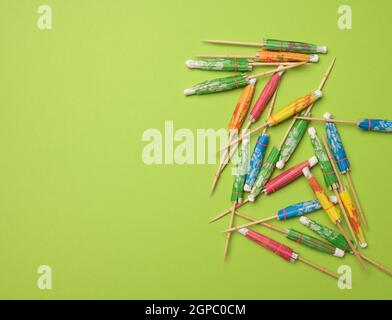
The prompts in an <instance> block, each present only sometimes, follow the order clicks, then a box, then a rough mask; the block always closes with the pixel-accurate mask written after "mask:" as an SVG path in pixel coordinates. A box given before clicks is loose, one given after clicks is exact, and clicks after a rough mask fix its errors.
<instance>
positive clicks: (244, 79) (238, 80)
mask: <svg viewBox="0 0 392 320" xmlns="http://www.w3.org/2000/svg"><path fill="white" fill-rule="evenodd" d="M303 64H304V63H303V62H300V63H297V64H292V65H288V66H283V67H282V66H280V67H279V68H276V69H273V70H268V71H264V72H262V73H258V74H255V75H247V74H245V73H241V74H236V75H233V76H229V77H224V78H217V79H213V80H207V81H204V82H202V83H199V84H197V85H195V86H193V87H191V88H188V89H185V90H184V94H185V95H186V96H192V95H205V94H210V93H215V92H222V91H228V90H232V89H237V88H241V87H245V86H246V85H248V84H249V81H250V80H251V79H258V78H262V77H266V76H268V75H270V74H273V73H276V72H278V71H282V70H286V69H291V68H296V67H298V66H300V65H303Z"/></svg>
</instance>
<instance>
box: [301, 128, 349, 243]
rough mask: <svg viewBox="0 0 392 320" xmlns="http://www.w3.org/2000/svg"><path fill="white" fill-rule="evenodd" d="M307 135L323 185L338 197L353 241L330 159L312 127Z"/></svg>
mask: <svg viewBox="0 0 392 320" xmlns="http://www.w3.org/2000/svg"><path fill="white" fill-rule="evenodd" d="M308 134H309V137H310V140H311V142H312V146H313V150H314V152H315V154H316V156H317V159H318V161H319V163H320V168H321V171H322V173H323V176H324V182H325V185H326V186H327V187H328V188H329V189H330V190H333V192H334V193H335V195H336V197H338V201H339V206H340V209H341V211H342V212H343V215H344V218H345V220H346V222H347V226H348V228H349V230H350V233H351V236H352V237H353V238H354V239H355V234H354V230H353V228H352V226H351V223H350V219H349V217H348V213H347V212H346V210H345V207H344V205H343V203H342V200H341V199H340V194H339V191H338V189H339V184H338V177H337V175H336V174H335V171H334V170H333V164H332V161H330V159H329V157H328V153H327V150H326V147H325V146H324V145H323V143H322V142H321V141H320V139H319V137H318V136H317V132H316V129H315V128H314V127H310V128H309V129H308Z"/></svg>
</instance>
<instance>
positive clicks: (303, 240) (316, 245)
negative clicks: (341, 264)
mask: <svg viewBox="0 0 392 320" xmlns="http://www.w3.org/2000/svg"><path fill="white" fill-rule="evenodd" d="M286 237H287V239H290V240H292V241H295V242H296V243H298V244H302V245H304V246H306V247H308V248H311V249H314V250H317V251H319V252H322V253H327V254H330V255H333V256H335V257H339V258H342V257H343V256H344V254H345V252H344V251H343V250H341V249H339V248H336V247H333V246H331V245H330V244H329V243H326V242H324V241H321V240H319V239H316V238H314V237H312V236H310V235H308V234H306V233H302V232H299V231H297V230H294V229H291V228H289V229H287V233H286Z"/></svg>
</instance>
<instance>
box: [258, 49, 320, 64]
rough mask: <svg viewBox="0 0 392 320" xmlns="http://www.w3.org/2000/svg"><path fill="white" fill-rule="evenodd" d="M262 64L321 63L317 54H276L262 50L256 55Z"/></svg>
mask: <svg viewBox="0 0 392 320" xmlns="http://www.w3.org/2000/svg"><path fill="white" fill-rule="evenodd" d="M256 58H257V59H258V60H259V61H260V62H313V63H315V62H319V60H320V58H319V56H318V55H317V54H303V53H295V52H276V51H267V50H262V51H259V52H257V53H256Z"/></svg>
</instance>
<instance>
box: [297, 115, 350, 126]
mask: <svg viewBox="0 0 392 320" xmlns="http://www.w3.org/2000/svg"><path fill="white" fill-rule="evenodd" d="M295 119H302V120H308V121H318V122H333V123H346V124H355V125H356V124H357V121H351V120H336V119H324V118H313V117H301V116H296V117H295Z"/></svg>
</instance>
